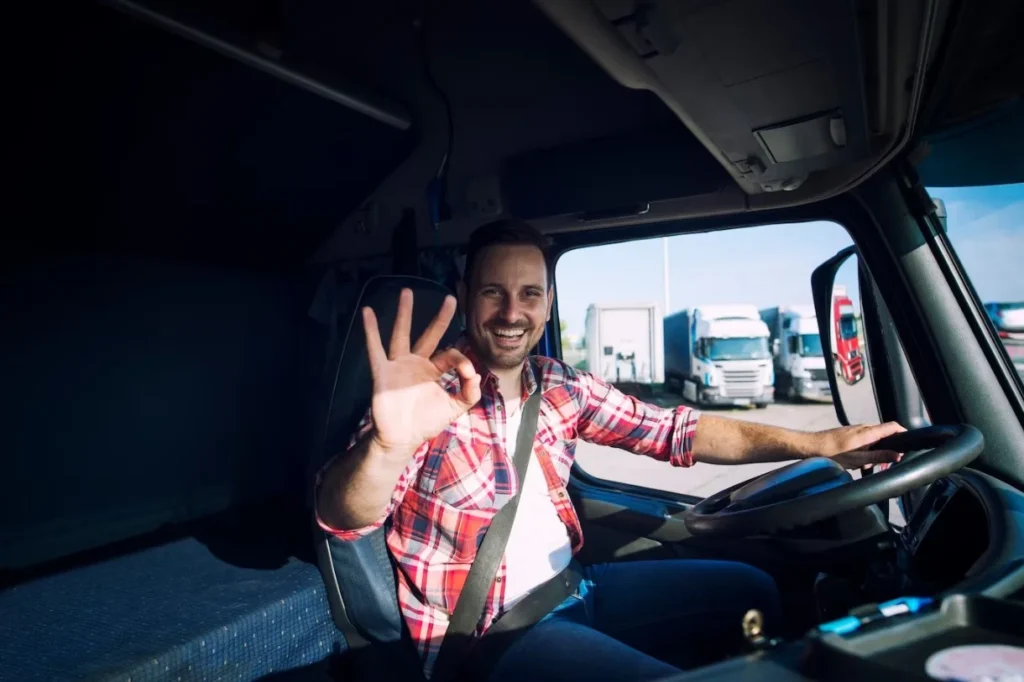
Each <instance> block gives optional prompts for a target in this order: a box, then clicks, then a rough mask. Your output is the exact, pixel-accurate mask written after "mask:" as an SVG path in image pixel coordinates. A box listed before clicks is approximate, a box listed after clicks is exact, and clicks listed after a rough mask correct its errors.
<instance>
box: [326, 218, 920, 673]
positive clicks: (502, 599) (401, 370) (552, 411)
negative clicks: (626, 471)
mask: <svg viewBox="0 0 1024 682" xmlns="http://www.w3.org/2000/svg"><path fill="white" fill-rule="evenodd" d="M552 279H553V273H552V268H551V263H550V261H549V258H548V255H547V249H546V240H545V238H544V237H543V236H542V235H541V234H540V233H539V232H537V231H536V230H535V229H533V228H532V227H531V226H529V225H527V224H524V223H522V222H518V221H511V220H506V221H499V222H496V223H491V224H488V225H485V226H483V227H481V228H479V229H477V230H476V231H475V232H474V233H473V235H472V237H471V238H470V242H469V246H468V252H467V258H466V265H465V273H464V277H463V282H461V283H460V285H459V287H458V295H459V299H460V302H461V305H462V308H463V310H464V312H465V319H466V328H465V332H464V334H463V335H462V337H461V339H460V341H459V342H458V343H457V344H456V345H455V347H453V348H448V349H446V350H442V351H440V352H436V353H435V350H436V348H437V346H438V343H439V341H440V339H441V338H442V336H443V334H444V332H445V330H446V329H447V328H448V325H449V323H450V322H451V320H452V318H453V316H454V315H455V312H456V300H455V299H454V298H452V297H450V296H449V297H448V298H447V299H446V300H445V302H444V304H443V305H442V307H441V309H440V310H439V311H438V313H437V315H436V316H435V318H434V319H433V321H432V322H431V323H430V325H429V326H428V327H427V329H426V331H425V332H424V333H423V334H422V336H420V338H419V339H418V340H412V339H410V326H411V319H412V307H413V296H412V292H410V291H408V290H404V291H403V292H402V294H401V297H400V301H399V307H398V314H397V318H396V321H395V325H394V330H393V333H392V335H391V339H390V342H389V344H388V346H385V345H384V343H383V340H382V339H381V337H380V333H379V330H378V325H377V321H376V317H375V315H374V312H373V311H372V310H370V309H369V308H365V309H363V310H362V318H363V325H364V328H365V334H366V341H367V348H368V354H369V361H370V365H371V372H372V377H373V393H372V400H371V406H370V410H369V412H368V414H367V415H366V417H365V418H364V419H363V422H362V424H361V426H360V428H359V430H358V432H357V433H356V434H355V436H354V437H353V441H352V445H351V447H350V449H349V450H348V451H347V452H345V453H342V454H341V455H340V456H337V457H335V458H334V459H333V460H332V461H331V462H330V463H328V464H327V466H326V467H325V468H324V469H323V470H322V471H321V473H320V475H319V476H318V480H317V516H318V521H319V523H320V525H321V526H322V527H323V528H324V529H325V530H326V531H327V532H329V533H332V534H333V535H335V536H337V537H338V538H340V539H342V540H354V539H357V538H359V537H362V536H363V535H365V534H366V533H369V532H370V531H372V530H374V529H377V528H379V527H380V526H381V525H382V524H385V523H388V530H387V545H388V547H389V550H390V553H391V555H392V558H393V560H394V562H395V564H396V565H397V584H398V599H399V603H400V607H401V610H402V613H403V615H404V618H405V621H406V623H407V625H408V629H409V632H410V634H411V636H412V639H413V640H414V642H415V644H416V646H417V649H418V652H419V654H420V657H421V660H422V662H423V665H424V669H425V671H426V674H427V676H428V677H430V676H431V674H432V672H434V670H433V669H434V666H435V663H436V662H437V659H438V653H439V651H440V650H441V649H444V648H447V647H448V644H447V642H446V641H445V632H446V630H447V629H448V626H449V623H450V622H453V621H454V615H453V614H455V613H456V607H457V605H458V604H459V603H460V602H459V598H460V593H461V592H462V589H463V586H464V585H465V584H466V583H467V576H468V575H469V573H470V570H471V567H472V565H473V562H474V559H475V558H476V557H477V553H478V550H480V548H481V547H482V546H483V545H482V544H481V543H482V542H483V540H484V538H487V534H486V532H487V531H488V530H489V527H490V526H491V524H492V522H494V524H495V526H497V525H498V524H497V522H496V520H495V519H496V517H497V516H498V514H499V511H500V510H501V509H502V508H503V507H504V506H505V505H506V504H508V503H509V502H510V501H512V500H515V499H516V496H517V495H518V496H519V498H518V510H517V511H515V512H513V514H512V519H513V521H512V522H511V530H509V531H508V532H507V535H506V537H505V538H504V542H505V544H504V548H503V552H501V554H500V557H501V558H500V561H498V563H497V569H496V572H495V573H494V574H492V575H491V576H487V585H488V588H487V590H488V591H487V592H486V594H487V597H486V600H485V601H484V602H483V604H484V605H483V608H482V613H476V614H472V615H473V619H472V622H473V623H474V624H475V625H474V629H473V630H472V636H473V640H472V641H473V642H476V643H479V642H482V641H486V640H487V638H486V637H482V635H484V634H486V633H487V632H488V631H489V629H490V628H491V627H492V626H493V625H494V624H495V623H496V622H497V623H500V622H501V620H500V619H501V617H503V616H504V615H505V614H506V613H512V612H514V610H515V608H516V606H517V605H518V604H519V603H520V602H524V601H527V600H529V599H530V598H531V595H535V594H539V593H540V592H542V591H543V588H544V587H545V586H547V585H550V584H552V582H553V581H557V580H564V579H565V578H566V576H572V584H571V585H569V594H568V597H567V598H565V599H564V600H563V601H561V602H560V603H559V602H556V603H554V604H550V605H549V607H548V608H547V609H546V615H543V616H542V617H541V618H540V619H539V622H537V623H536V624H535V625H533V626H532V627H530V628H529V629H528V630H526V631H525V633H524V634H521V635H520V636H518V638H517V639H515V640H514V642H513V643H512V644H511V646H510V647H507V648H506V649H505V651H504V653H503V654H502V655H500V657H499V660H496V661H491V662H490V664H489V665H490V666H491V667H490V670H491V671H492V672H491V679H502V680H506V679H507V680H518V679H530V680H534V681H536V680H538V679H565V678H567V677H570V676H571V677H573V678H577V677H578V678H579V679H587V680H595V679H637V680H639V679H655V678H658V677H663V676H665V675H671V674H672V673H674V672H678V670H679V669H680V668H687V667H692V666H694V665H698V664H701V663H704V662H706V661H707V659H708V658H713V657H718V656H720V655H724V654H728V653H732V652H733V651H734V650H735V649H736V648H737V646H738V645H739V643H740V640H741V635H740V632H741V628H740V620H741V618H742V616H743V614H744V612H746V611H747V610H748V609H751V608H757V609H759V610H761V611H762V612H763V613H764V614H765V617H766V621H767V623H769V624H771V623H773V622H774V623H778V622H779V619H781V608H780V603H779V594H778V592H777V588H776V586H775V584H774V581H773V580H772V579H771V578H770V577H769V576H768V575H767V574H765V573H763V572H762V571H760V570H759V569H756V568H754V567H752V566H748V565H745V564H740V563H736V562H725V561H703V560H667V561H666V560H663V561H627V562H620V563H614V564H604V565H597V566H589V567H587V568H585V569H581V568H580V567H578V566H576V565H575V562H574V560H573V555H574V554H575V553H576V552H577V551H578V550H579V549H580V547H581V545H582V543H583V537H582V532H581V529H580V523H579V519H578V518H577V515H576V512H575V510H574V508H573V505H572V502H571V501H570V499H569V497H568V493H567V489H566V485H567V483H568V478H569V472H570V468H571V466H572V463H573V458H574V454H575V449H576V441H577V439H583V440H586V441H589V442H593V443H597V444H601V445H608V446H615V447H618V448H622V449H624V450H628V451H630V452H632V453H635V454H638V455H646V456H648V457H652V458H654V459H657V460H660V461H663V462H668V463H669V464H671V465H673V466H679V467H688V466H691V465H692V464H693V463H694V462H712V463H716V464H749V463H753V462H776V461H783V460H792V459H799V458H803V457H811V456H819V455H821V456H826V457H831V458H834V459H835V460H836V461H837V462H838V463H840V464H842V465H843V466H845V467H846V468H857V467H861V466H865V465H868V464H873V463H882V462H891V461H894V460H895V459H896V458H897V457H898V454H897V453H893V452H886V451H874V450H870V449H869V448H870V447H871V446H872V444H873V443H875V442H876V441H878V440H880V439H882V438H884V437H886V436H889V435H892V434H893V433H896V432H899V431H903V430H904V429H903V428H902V427H901V426H900V425H898V424H895V423H887V424H881V425H877V426H851V427H843V428H837V429H832V430H828V431H821V432H816V433H807V432H798V431H791V430H787V429H783V428H777V427H771V426H764V425H759V424H754V423H750V422H745V421H739V420H732V419H728V418H725V417H720V416H715V415H710V414H700V413H698V412H697V411H696V410H694V409H691V408H689V407H686V406H680V407H676V408H674V409H666V408H662V407H657V406H654V405H651V404H648V403H644V402H641V401H639V400H637V399H636V398H633V397H630V396H627V395H625V394H623V393H621V392H620V391H618V390H616V389H615V388H613V387H612V386H610V385H609V384H607V383H605V382H603V381H602V380H600V379H598V378H596V377H595V376H593V375H591V374H589V373H587V372H584V371H580V370H577V369H574V368H572V367H570V366H568V365H566V364H564V363H562V362H560V361H559V360H557V359H553V358H546V357H539V356H530V350H531V349H532V348H533V347H534V346H535V345H536V344H537V342H538V341H539V340H540V338H541V336H542V335H543V334H544V329H545V323H546V322H547V321H548V320H549V319H550V316H551V306H552V302H553V287H552ZM531 396H532V397H533V401H534V405H535V409H536V410H537V411H536V412H534V414H535V415H536V417H535V426H533V425H532V424H531V423H530V422H531V421H532V420H531V418H530V417H529V411H530V405H531ZM524 414H525V415H526V416H525V417H524ZM524 424H525V425H526V426H525V427H524V426H523V425H524ZM524 439H525V440H526V442H527V444H528V445H529V444H532V448H529V447H528V445H527V447H524V446H523V445H522V444H521V441H523V440H524ZM517 446H518V448H517ZM517 450H518V452H519V453H524V452H525V453H526V456H525V458H524V459H525V461H523V460H518V461H514V460H515V459H516V458H515V457H514V455H515V454H516V453H517ZM531 462H532V465H530V464H531ZM517 465H519V466H517ZM528 465H529V466H528ZM522 467H526V468H525V471H526V474H525V476H524V477H523V479H522V480H520V478H519V474H518V473H513V469H516V470H517V472H522V471H523V470H524V469H523V468H522ZM514 508H515V506H514V505H513V507H512V509H514ZM481 637H482V639H481ZM443 642H444V643H445V647H442V643H443ZM473 648H476V644H474V645H473ZM481 650H483V648H481ZM470 651H472V649H470ZM523 652H528V655H524V654H523ZM461 655H462V654H460V656H461ZM441 658H447V656H442V657H441ZM435 679H436V678H435Z"/></svg>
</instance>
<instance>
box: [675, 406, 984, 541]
mask: <svg viewBox="0 0 1024 682" xmlns="http://www.w3.org/2000/svg"><path fill="white" fill-rule="evenodd" d="M984 447H985V438H984V436H982V435H981V432H980V431H978V429H976V428H974V427H973V426H970V425H968V424H959V425H955V426H928V427H925V428H921V429H914V430H913V431H906V432H904V433H898V434H896V435H894V436H890V437H888V438H884V439H882V440H880V441H878V442H877V443H876V444H875V445H874V446H873V449H876V450H893V451H895V452H912V451H918V450H928V452H923V453H922V454H920V455H918V456H916V457H913V458H911V459H909V460H904V461H901V462H899V463H898V464H897V465H895V466H891V467H889V468H888V469H886V470H884V471H880V472H878V473H874V474H872V475H870V476H865V477H863V478H860V479H854V478H853V477H852V476H851V475H850V474H849V472H847V471H846V470H845V469H843V467H842V466H840V465H839V464H837V463H835V462H834V461H832V460H831V459H829V458H827V457H810V458H808V459H802V460H799V461H797V462H794V463H793V464H789V465H787V466H784V467H781V468H779V469H775V470H774V471H769V472H768V473H766V474H763V475H761V476H757V477H755V478H752V479H750V480H748V481H744V482H743V483H739V484H737V485H734V486H732V487H730V488H726V489H725V490H722V491H721V492H718V493H715V494H714V495H712V496H711V497H708V498H705V499H704V500H701V501H700V502H698V503H697V504H696V505H694V506H693V507H691V508H690V509H688V510H686V512H684V513H683V521H684V522H685V523H686V528H687V529H688V530H689V531H690V532H691V533H693V534H694V535H731V536H745V535H755V534H763V533H772V532H777V531H782V530H787V529H790V528H795V527H797V526H806V525H808V524H811V523H814V522H815V521H821V520H822V519H827V518H829V517H831V516H836V515H838V514H842V513H843V512H847V511H851V510H853V509H860V508H863V507H866V506H868V505H871V504H876V503H878V502H882V501H884V500H888V499H889V498H892V497H898V496H900V495H902V494H904V493H906V492H909V491H911V490H914V489H915V488H920V487H921V486H925V485H928V484H929V483H932V482H933V481H936V480H938V479H940V478H942V477H943V476H946V475H948V474H951V473H953V472H954V471H956V470H958V469H960V468H962V467H964V466H966V465H967V464H969V463H970V462H972V461H973V460H974V459H975V458H976V457H977V456H978V455H980V454H981V451H982V450H983V449H984Z"/></svg>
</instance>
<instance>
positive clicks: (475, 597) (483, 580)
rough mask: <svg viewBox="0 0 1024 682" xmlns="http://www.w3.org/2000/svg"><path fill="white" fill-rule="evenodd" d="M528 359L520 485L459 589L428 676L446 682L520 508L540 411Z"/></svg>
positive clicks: (459, 660)
mask: <svg viewBox="0 0 1024 682" xmlns="http://www.w3.org/2000/svg"><path fill="white" fill-rule="evenodd" d="M528 362H529V365H530V371H531V372H532V373H533V378H534V384H535V385H536V389H535V390H534V392H533V393H532V394H531V395H530V397H529V398H527V400H526V403H525V404H524V405H523V417H522V422H520V424H519V435H518V436H517V440H516V451H515V454H514V455H513V457H514V462H515V467H516V476H517V478H518V480H519V488H518V489H517V490H516V494H515V495H514V496H512V498H511V499H510V500H509V501H508V502H506V503H505V506H503V507H502V508H501V509H500V510H499V511H498V513H497V514H495V516H494V519H493V520H492V521H491V525H490V527H489V528H488V529H487V532H486V533H485V534H484V540H483V542H482V543H480V548H479V549H478V550H477V553H476V558H475V559H474V560H473V565H472V566H471V567H470V569H469V575H467V576H466V582H465V584H464V585H463V587H462V592H460V593H459V600H458V602H457V603H456V605H455V612H454V613H452V616H451V618H450V619H449V621H448V630H447V631H446V632H445V636H444V639H443V640H442V641H441V650H440V651H439V652H438V654H437V661H436V662H435V664H434V671H433V674H432V675H431V676H430V679H431V680H432V682H447V680H450V679H454V677H455V673H456V672H457V671H458V669H459V667H460V666H461V665H462V664H463V663H465V658H466V654H467V652H468V651H469V647H470V644H471V642H472V638H473V633H474V632H476V628H477V625H478V624H479V623H480V619H481V617H482V616H483V612H484V606H485V604H486V602H487V596H488V595H489V594H490V591H491V585H492V584H493V583H494V578H495V574H496V573H497V572H498V566H499V565H500V563H501V558H502V557H503V556H504V555H505V545H507V544H508V538H509V535H510V534H511V532H512V523H513V521H515V518H516V510H517V509H518V508H519V498H520V497H521V496H522V492H523V484H524V483H525V482H526V472H527V469H528V468H529V466H530V460H532V459H533V441H534V438H535V437H536V434H537V416H538V415H539V414H540V401H541V383H540V377H539V376H538V373H537V368H536V366H535V363H534V362H533V360H532V359H529V360H528Z"/></svg>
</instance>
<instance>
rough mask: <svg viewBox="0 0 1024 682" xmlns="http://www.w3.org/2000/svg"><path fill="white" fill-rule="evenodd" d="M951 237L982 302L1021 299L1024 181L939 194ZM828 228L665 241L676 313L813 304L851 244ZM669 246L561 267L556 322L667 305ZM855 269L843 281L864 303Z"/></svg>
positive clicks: (768, 229)
mask: <svg viewBox="0 0 1024 682" xmlns="http://www.w3.org/2000/svg"><path fill="white" fill-rule="evenodd" d="M930 193H931V194H932V196H933V197H939V198H942V199H943V201H945V203H946V210H947V213H948V225H949V238H950V241H951V242H952V243H953V246H954V248H955V249H956V250H957V253H958V254H959V255H960V259H961V261H963V264H964V267H965V269H966V270H967V274H968V276H969V277H971V279H972V281H973V282H974V286H975V288H976V289H977V290H978V294H979V296H981V298H982V300H984V301H1006V300H1017V301H1020V300H1024V184H1016V185H1001V186H997V187H969V188H959V189H957V188H945V187H943V188H935V189H932V190H930ZM852 243H853V242H852V241H851V240H850V237H849V235H847V233H846V231H845V230H844V229H843V228H842V227H840V226H839V225H836V224H835V223H828V222H811V223H797V224H787V225H766V226H761V227H754V228H745V229H741V230H728V231H723V232H711V233H703V234H690V235H682V236H678V237H670V238H669V239H668V251H669V312H670V313H672V312H676V311H677V310H680V309H682V308H685V307H692V306H694V305H700V304H705V303H753V304H754V305H756V306H758V307H759V308H762V307H768V306H772V305H788V304H799V303H802V304H810V303H811V285H810V277H811V272H812V271H813V270H814V268H815V267H817V266H818V265H819V264H820V263H821V262H822V261H824V260H826V259H828V258H829V257H831V256H833V255H835V253H836V252H837V251H839V250H840V249H842V248H845V247H847V246H849V245H850V244H852ZM662 263H663V252H662V240H661V239H660V238H659V239H650V240H644V241H637V242H630V243H625V244H613V245H609V246H598V247H590V248H585V249H578V250H576V251H572V252H569V253H567V254H565V255H564V256H562V258H561V259H560V260H559V262H558V265H557V267H556V269H555V276H556V284H557V286H558V307H559V317H560V319H562V320H564V321H565V322H566V323H567V324H568V331H569V332H570V333H573V334H578V335H579V334H582V333H583V323H584V317H585V315H586V310H587V307H588V306H589V305H590V304H591V303H628V302H643V303H657V304H659V305H661V306H663V305H664V279H663V275H662V272H663V267H662ZM854 267H855V266H854V265H853V263H852V262H848V263H847V265H845V266H844V267H843V268H842V269H841V270H840V272H839V275H838V277H837V281H838V282H841V283H845V284H847V285H848V289H849V291H850V293H851V294H852V296H851V297H852V298H854V300H855V302H856V299H857V296H856V291H855V287H854V286H853V283H854V282H855V279H854Z"/></svg>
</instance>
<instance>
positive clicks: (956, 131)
mask: <svg viewBox="0 0 1024 682" xmlns="http://www.w3.org/2000/svg"><path fill="white" fill-rule="evenodd" d="M926 139H927V142H928V146H929V154H928V156H927V158H925V159H924V161H922V162H921V164H920V165H919V166H918V167H917V172H918V175H919V176H920V178H921V182H922V183H924V185H925V187H969V186H979V185H1008V184H1012V183H1018V182H1024V102H1022V101H1021V100H1020V99H1016V100H1013V101H1012V102H1010V103H1008V104H1006V105H1003V106H1001V107H999V108H998V109H996V110H995V111H993V112H991V113H989V114H986V115H984V116H981V117H978V118H975V119H973V120H971V121H969V122H968V123H965V124H962V125H959V126H956V127H955V128H951V129H949V130H946V131H943V132H940V133H936V134H934V135H930V136H929V137H928V138H926Z"/></svg>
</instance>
